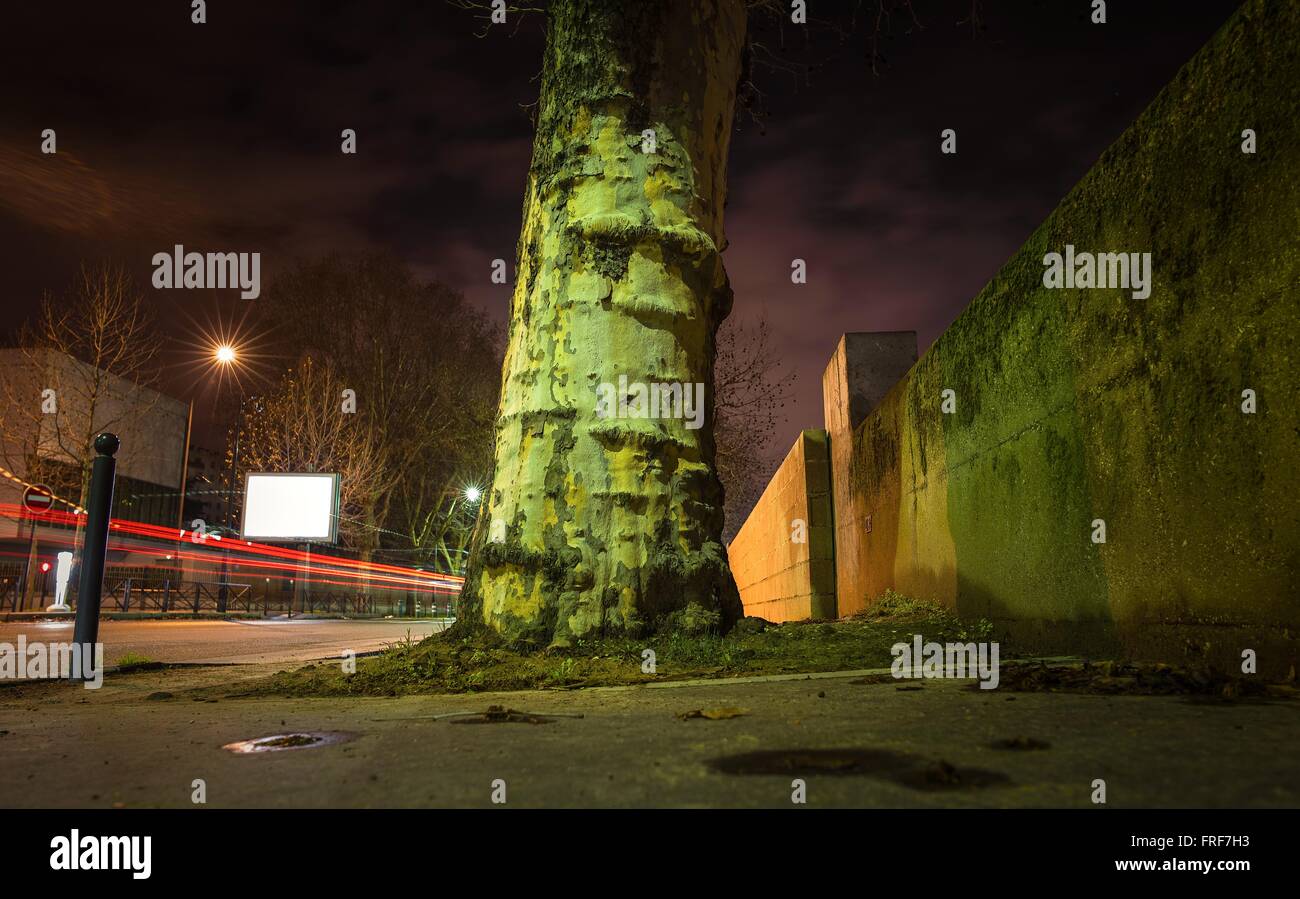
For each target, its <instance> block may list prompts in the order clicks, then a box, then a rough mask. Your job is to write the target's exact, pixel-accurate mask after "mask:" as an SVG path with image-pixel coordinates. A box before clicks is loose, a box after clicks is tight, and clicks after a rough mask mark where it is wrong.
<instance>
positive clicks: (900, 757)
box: [706, 748, 1011, 790]
mask: <svg viewBox="0 0 1300 899" xmlns="http://www.w3.org/2000/svg"><path fill="white" fill-rule="evenodd" d="M706 764H708V766H709V767H710V768H712V769H713V770H715V771H718V772H720V773H722V774H733V775H742V776H746V775H755V774H760V775H761V774H769V775H772V774H775V775H783V776H794V777H808V776H816V775H829V776H832V777H876V778H880V779H882V780H890V781H893V782H895V783H898V784H901V785H902V786H905V787H909V788H911V789H913V790H962V789H971V788H980V787H988V786H996V785H999V784H1006V783H1010V782H1011V781H1010V778H1008V777H1007V776H1006V775H1005V774H1002V773H1000V772H998V771H986V770H984V769H981V768H960V767H957V766H956V765H952V764H949V763H948V762H945V761H943V760H942V759H940V760H937V761H929V760H926V759H923V758H920V757H918V756H913V755H908V754H906V753H901V752H893V751H892V750H888V749H870V748H847V749H767V750H759V751H755V752H745V753H740V754H737V755H726V756H720V757H718V758H715V759H710V760H709V761H708V762H707V763H706Z"/></svg>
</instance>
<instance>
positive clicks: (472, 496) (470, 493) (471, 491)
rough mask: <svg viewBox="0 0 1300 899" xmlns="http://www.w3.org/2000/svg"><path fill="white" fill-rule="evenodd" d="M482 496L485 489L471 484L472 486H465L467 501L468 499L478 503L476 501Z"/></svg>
mask: <svg viewBox="0 0 1300 899" xmlns="http://www.w3.org/2000/svg"><path fill="white" fill-rule="evenodd" d="M482 497H483V491H482V490H479V489H478V488H477V487H473V486H471V487H466V488H465V501H466V502H469V503H476V502H478V501H479V500H480V499H481V498H482Z"/></svg>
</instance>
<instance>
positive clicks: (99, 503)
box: [73, 433, 122, 652]
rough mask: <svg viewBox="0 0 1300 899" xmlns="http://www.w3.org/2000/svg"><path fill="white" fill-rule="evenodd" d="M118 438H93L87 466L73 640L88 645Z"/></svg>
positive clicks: (93, 631)
mask: <svg viewBox="0 0 1300 899" xmlns="http://www.w3.org/2000/svg"><path fill="white" fill-rule="evenodd" d="M121 445H122V441H120V440H118V439H117V437H116V436H115V435H113V434H108V433H104V434H100V435H99V436H98V437H96V438H95V461H94V463H92V465H91V468H90V502H89V503H87V509H86V537H85V540H84V541H83V542H82V548H81V577H80V578H79V580H78V582H77V583H78V586H77V624H76V627H75V628H74V629H73V640H74V641H75V642H76V643H77V644H79V645H81V646H90V647H92V649H91V651H92V652H93V651H94V649H93V647H94V645H95V643H97V642H98V641H99V603H100V598H101V596H102V594H103V592H104V561H105V557H106V556H107V554H108V516H109V513H110V512H111V511H112V510H113V474H114V472H115V471H116V470H117V460H116V459H114V458H113V455H114V454H115V453H116V452H117V449H118V447H119V446H121Z"/></svg>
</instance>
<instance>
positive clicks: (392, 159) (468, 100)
mask: <svg viewBox="0 0 1300 899" xmlns="http://www.w3.org/2000/svg"><path fill="white" fill-rule="evenodd" d="M1236 5H1237V4H1236V3H1234V2H1224V0H1200V2H1197V3H1186V2H1177V0H1161V2H1156V0H1115V2H1111V3H1110V4H1109V10H1108V12H1109V15H1108V19H1109V21H1108V23H1107V24H1105V25H1094V24H1092V23H1091V22H1090V21H1089V13H1090V2H1089V0H1053V2H1017V0H985V2H984V3H983V4H982V18H983V22H984V24H985V26H986V30H985V31H984V32H983V33H982V34H981V35H980V36H979V37H978V39H975V38H973V37H972V33H971V28H970V27H969V25H968V24H965V25H959V24H957V23H958V21H959V20H961V19H963V18H965V17H966V16H967V15H968V14H969V11H970V2H969V0H963V2H956V3H939V2H926V0H917V2H916V10H917V15H918V16H919V18H920V20H921V23H922V25H924V29H923V30H920V31H917V30H916V29H915V28H914V27H912V26H911V25H910V23H909V21H908V20H907V17H906V16H903V15H896V16H894V18H893V20H892V25H891V28H890V34H888V35H886V36H885V37H884V38H882V41H881V48H882V51H883V52H884V53H885V55H886V56H887V61H888V65H887V66H886V67H884V68H883V69H882V71H881V72H880V73H879V74H878V75H873V74H872V72H871V67H870V65H869V60H868V59H867V56H866V52H865V51H866V47H867V43H868V40H869V31H870V29H869V28H867V27H866V26H865V25H864V24H860V25H859V28H858V31H857V33H855V34H852V35H850V36H848V37H847V38H844V37H842V36H841V35H840V34H839V33H837V30H836V29H831V28H817V29H812V30H811V31H800V30H799V29H798V28H797V27H795V26H787V28H786V29H785V41H786V46H787V49H788V51H789V54H788V59H789V60H790V61H791V63H792V64H794V65H796V66H798V67H799V72H798V73H792V72H789V71H768V70H764V69H759V70H757V71H756V73H755V80H756V83H757V85H758V87H759V89H760V90H762V91H763V92H764V94H765V95H766V96H765V99H764V107H765V109H766V111H767V113H768V116H767V118H766V119H765V121H764V122H763V124H762V125H761V126H760V125H759V124H756V123H755V122H754V121H753V120H751V119H750V118H748V117H747V116H741V117H740V118H739V119H738V122H737V133H736V135H735V137H734V139H733V142H732V150H731V166H730V199H729V202H728V207H727V213H726V220H727V232H728V237H729V239H730V248H729V249H728V251H727V253H726V256H725V259H726V264H727V267H728V270H729V272H730V275H731V279H732V284H733V287H734V288H735V291H736V312H735V314H736V315H739V316H741V317H742V318H746V319H748V318H751V317H754V316H758V315H760V314H765V315H766V316H767V318H768V320H769V322H770V323H771V325H772V327H773V330H774V333H775V343H776V347H775V348H776V350H777V352H778V353H779V355H780V356H781V358H782V359H783V360H784V362H785V363H786V365H787V366H788V367H789V368H791V369H792V370H794V371H795V372H796V373H797V382H796V385H795V393H796V402H795V404H794V405H793V407H792V409H791V412H790V416H789V420H788V422H787V424H786V426H785V428H784V429H783V431H782V433H780V434H778V435H777V439H776V446H775V449H776V450H777V451H778V452H779V453H782V454H783V453H784V451H785V449H787V448H788V444H789V442H790V441H791V440H793V437H794V434H795V432H796V431H797V430H798V429H800V428H803V427H816V426H820V425H821V395H820V386H821V384H820V382H821V373H822V369H823V368H824V366H825V363H826V361H827V359H828V357H829V355H830V353H831V351H832V349H833V347H834V343H835V340H836V338H837V337H838V336H839V334H840V333H842V332H844V331H852V330H897V329H908V330H912V329H914V330H916V331H918V332H919V337H920V344H921V349H922V351H924V349H925V348H926V347H927V346H928V345H929V344H930V343H931V342H932V341H933V340H934V339H935V338H936V337H937V336H938V335H939V334H940V333H941V331H942V330H943V329H944V328H945V327H946V326H947V325H948V323H949V322H951V321H952V319H953V318H954V317H956V315H957V314H958V313H959V312H960V311H961V310H962V308H963V307H964V306H965V305H966V304H967V303H968V302H969V301H970V300H971V299H972V298H973V297H974V296H975V295H976V294H977V293H978V292H979V290H980V289H981V288H982V287H983V286H984V284H985V283H986V282H987V281H988V280H989V278H990V277H991V276H992V275H993V274H994V273H995V272H996V271H997V270H998V268H999V267H1000V266H1001V265H1002V264H1003V262H1004V261H1005V260H1006V259H1007V258H1008V257H1009V256H1010V255H1011V254H1012V253H1013V252H1014V251H1015V250H1016V249H1017V248H1018V247H1019V246H1020V245H1021V244H1022V243H1023V242H1024V240H1025V239H1026V238H1027V237H1028V235H1029V234H1030V232H1031V231H1032V230H1033V229H1034V228H1035V227H1036V226H1037V225H1038V224H1039V223H1040V222H1041V221H1042V219H1043V218H1044V217H1045V216H1046V215H1047V214H1048V213H1049V212H1050V211H1051V210H1052V208H1053V207H1054V206H1055V205H1056V204H1057V203H1058V202H1059V201H1060V199H1061V198H1062V197H1063V196H1064V195H1065V193H1066V192H1067V191H1068V190H1069V189H1070V187H1071V186H1072V185H1073V184H1074V183H1075V182H1076V181H1077V180H1078V179H1079V178H1080V177H1081V176H1082V175H1083V174H1084V172H1086V171H1087V169H1088V168H1089V166H1090V165H1091V164H1092V163H1093V162H1094V161H1095V160H1096V158H1097V157H1098V155H1099V154H1100V153H1101V152H1102V151H1103V150H1104V149H1105V148H1106V146H1107V145H1109V144H1110V143H1111V142H1112V141H1113V140H1114V139H1115V138H1116V137H1118V136H1119V134H1120V133H1121V132H1122V131H1123V130H1124V129H1125V128H1126V127H1127V126H1128V125H1129V124H1130V123H1131V122H1132V121H1133V119H1134V118H1135V117H1136V116H1137V114H1138V113H1139V112H1140V111H1141V110H1142V109H1143V107H1144V106H1145V105H1146V104H1147V103H1148V102H1149V101H1150V100H1151V98H1152V97H1153V96H1154V95H1155V94H1156V93H1157V92H1158V91H1159V89H1160V88H1161V87H1162V86H1163V85H1164V84H1166V83H1167V82H1168V81H1169V80H1170V79H1171V77H1172V76H1173V75H1174V73H1175V72H1176V71H1177V70H1178V68H1179V67H1180V66H1181V65H1182V64H1183V63H1184V62H1186V61H1187V60H1188V59H1189V58H1190V57H1191V56H1192V55H1193V54H1194V53H1195V52H1196V50H1197V49H1199V48H1200V47H1201V46H1202V45H1203V44H1204V43H1205V41H1206V40H1207V39H1208V38H1209V37H1210V35H1212V34H1213V33H1214V31H1215V30H1216V29H1217V28H1218V27H1219V26H1220V25H1221V24H1222V23H1223V22H1224V21H1225V20H1226V19H1227V17H1228V16H1229V14H1230V13H1231V11H1232V10H1233V9H1234V8H1235V6H1236ZM851 6H852V4H848V3H829V2H817V0H810V3H809V8H810V13H811V15H812V16H814V17H823V18H831V19H833V20H835V21H836V22H837V23H839V24H840V25H842V26H847V25H848V24H849V18H848V16H847V15H846V14H845V13H844V12H843V11H844V10H847V9H850V8H851ZM872 7H873V4H871V3H865V4H863V10H866V9H870V8H872ZM862 18H865V16H860V19H862ZM541 24H542V23H541V21H540V17H539V16H537V15H532V16H529V17H527V18H525V20H524V21H523V23H522V24H521V25H519V27H518V28H516V27H515V24H514V23H513V22H512V23H511V24H510V25H508V26H505V27H497V28H495V29H491V30H489V32H488V33H487V35H486V36H484V37H482V38H479V37H476V33H477V32H479V31H481V30H482V28H483V21H482V20H481V19H479V18H476V16H475V14H474V13H471V12H467V11H464V10H461V9H458V8H455V7H454V6H452V5H450V4H448V3H445V2H441V0H421V2H386V0H369V2H315V3H308V2H282V0H277V2H274V3H271V2H234V0H211V2H210V3H209V4H208V22H207V24H205V25H194V24H191V23H190V5H189V3H188V2H187V0H170V2H142V0H133V2H131V3H103V2H98V3H84V4H79V3H57V4H55V3H42V4H21V5H19V4H13V5H11V6H10V8H9V9H7V10H6V12H5V14H4V26H3V31H4V33H5V38H6V39H5V41H4V44H5V49H4V52H3V53H0V84H2V85H3V88H0V92H2V95H3V98H4V104H3V114H2V115H0V265H3V270H4V273H5V278H4V287H3V293H0V297H2V298H3V300H2V301H3V307H2V308H3V310H4V315H5V328H4V331H5V332H6V333H9V334H11V333H12V331H13V328H14V326H15V324H16V323H17V322H19V321H21V320H22V318H24V317H25V316H27V315H28V314H30V312H31V311H32V310H33V309H34V307H35V306H36V304H37V302H38V300H39V298H40V296H41V294H42V292H43V291H46V290H52V291H56V292H57V291H61V290H63V289H65V288H66V286H67V285H68V283H69V281H70V279H71V278H72V276H73V274H74V273H75V271H76V269H77V267H78V265H79V264H80V262H81V261H82V260H86V261H91V262H94V261H98V260H101V259H105V258H108V259H112V260H114V261H118V262H121V263H123V264H125V265H126V266H127V267H128V268H129V269H130V270H131V271H132V272H133V273H134V274H135V275H136V277H137V279H138V283H139V285H140V286H141V287H142V288H144V289H145V291H146V292H147V293H148V294H149V295H150V296H151V298H152V299H153V300H154V301H155V303H156V308H157V311H158V313H159V316H160V317H161V319H162V321H163V324H164V327H165V328H166V330H167V332H168V333H169V335H170V336H171V342H170V344H169V346H168V360H169V369H168V372H167V375H166V384H165V386H166V388H167V389H169V390H170V391H171V392H173V393H176V394H177V395H180V396H183V397H186V398H189V397H194V398H196V399H197V400H198V403H199V407H200V408H198V409H197V410H196V414H197V416H198V417H199V419H200V422H199V424H200V427H201V426H202V419H203V416H204V409H203V407H204V405H205V404H206V403H207V400H208V399H210V396H209V394H210V391H207V390H204V389H203V387H204V385H203V384H202V383H201V382H199V381H196V378H195V376H194V369H193V367H192V366H186V365H185V364H183V363H184V362H185V360H186V358H187V356H189V357H192V356H193V355H194V351H193V348H194V346H195V345H196V343H197V334H198V332H199V331H200V330H202V329H203V328H207V327H212V326H213V325H215V324H217V323H221V324H224V325H225V326H226V327H229V326H230V325H231V324H232V323H234V322H237V321H239V320H240V319H242V318H244V317H245V315H246V313H247V312H248V304H249V303H250V302H251V303H256V302H257V301H256V300H252V301H249V300H240V299H239V298H238V297H237V296H235V295H234V294H233V292H226V295H219V292H213V291H194V290H191V291H154V290H153V289H152V288H151V287H150V285H149V276H150V273H151V266H150V257H151V256H152V255H153V254H154V253H156V252H159V251H163V250H170V248H171V247H172V245H173V244H176V243H182V244H184V245H185V246H186V248H187V249H193V250H198V251H201V252H203V251H232V250H237V251H249V252H252V251H257V252H260V253H261V254H262V265H263V289H264V290H265V286H266V283H267V282H268V281H269V280H270V279H271V278H272V277H273V276H274V274H275V272H276V271H277V270H281V269H283V268H285V267H286V266H287V264H288V263H289V262H290V261H292V260H293V258H294V257H295V256H307V257H313V256H319V255H321V254H324V253H325V252H328V251H340V252H358V251H368V250H388V251H392V252H395V253H396V254H398V255H399V256H400V257H401V258H403V259H405V260H406V261H407V262H409V263H410V264H411V265H412V267H413V268H414V269H415V270H416V271H417V272H418V273H419V274H421V275H423V276H426V277H429V278H436V279H439V280H441V281H443V282H445V283H447V284H449V285H451V286H453V287H456V288H458V289H460V290H462V291H464V293H465V294H466V295H467V296H468V297H469V298H470V299H471V300H472V301H473V302H474V303H476V304H478V305H480V306H481V307H482V308H483V309H485V310H486V311H487V312H488V313H489V314H490V315H491V316H492V317H493V318H495V319H496V320H498V321H501V322H503V323H504V321H505V317H506V311H507V307H508V303H509V296H510V287H509V285H493V284H492V283H491V281H490V265H491V260H492V259H493V258H495V257H502V258H505V259H507V260H509V261H510V262H511V264H512V265H513V259H514V251H515V244H516V240H517V238H518V232H519V225H520V213H521V208H522V201H523V188H524V181H525V175H526V172H527V167H528V161H529V152H530V146H531V123H530V119H529V109H528V107H529V105H530V104H532V103H533V102H534V101H535V100H536V97H537V90H538V81H537V74H538V72H539V70H540V66H541V47H542V39H543V35H542V28H541ZM760 24H761V23H760ZM759 36H760V39H761V40H763V42H764V43H765V44H766V45H768V46H770V47H773V48H776V47H777V45H778V42H779V37H778V35H777V34H776V33H775V31H773V30H771V29H770V28H769V29H768V30H767V31H764V32H761V33H759ZM809 63H811V64H813V65H814V66H815V68H814V69H812V70H805V69H804V68H803V66H804V65H805V64H809ZM44 128H53V129H55V130H56V132H57V134H58V149H59V153H58V155H57V156H56V157H49V156H42V155H41V154H40V152H39V144H40V132H41V130H42V129H44ZM343 128H353V129H356V131H357V133H358V147H359V152H358V154H357V155H356V156H345V155H343V154H341V153H340V152H339V144H340V136H339V132H340V131H341V130H342V129H343ZM944 128H955V129H956V130H957V134H958V154H957V155H956V156H943V155H941V154H940V152H939V143H940V140H939V133H940V131H941V130H943V129H944ZM795 257H800V258H803V259H805V260H806V261H807V263H808V274H809V280H808V283H807V284H806V285H798V286H796V285H793V284H791V283H790V260H791V259H793V258H795Z"/></svg>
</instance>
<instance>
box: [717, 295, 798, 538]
mask: <svg viewBox="0 0 1300 899" xmlns="http://www.w3.org/2000/svg"><path fill="white" fill-rule="evenodd" d="M794 378H795V375H794V372H792V371H783V363H782V361H781V359H780V357H779V356H778V355H777V354H776V352H775V350H774V348H773V346H772V329H771V327H770V326H769V324H768V321H767V318H766V317H762V316H761V317H759V318H758V319H756V320H754V321H752V322H750V323H748V324H746V323H743V322H741V321H740V319H736V318H729V319H727V321H726V322H725V323H724V324H723V326H722V327H721V328H720V329H719V330H718V350H717V359H716V360H715V361H714V366H713V389H714V390H715V391H716V392H717V397H718V398H717V404H716V406H715V415H716V419H715V423H714V426H713V434H714V440H715V441H716V444H717V460H718V477H719V479H720V480H721V481H722V486H723V490H724V491H725V502H724V504H723V511H724V514H725V520H724V523H723V541H724V542H728V543H729V542H730V541H731V539H732V538H733V537H735V536H736V532H737V531H739V530H740V526H741V525H742V524H744V523H745V518H746V516H748V515H749V510H750V509H752V508H753V507H754V503H755V502H757V501H758V498H759V496H761V495H762V493H763V488H764V486H765V485H766V484H767V481H768V478H769V476H770V475H771V473H772V467H773V464H774V461H775V460H774V459H773V458H772V457H771V452H772V444H773V441H774V439H775V437H776V429H777V427H778V425H780V424H782V423H783V422H784V421H785V414H784V413H783V412H782V411H781V410H782V409H784V408H785V407H786V405H787V404H788V403H789V402H790V398H791V390H790V388H791V387H792V386H793V384H794Z"/></svg>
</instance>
